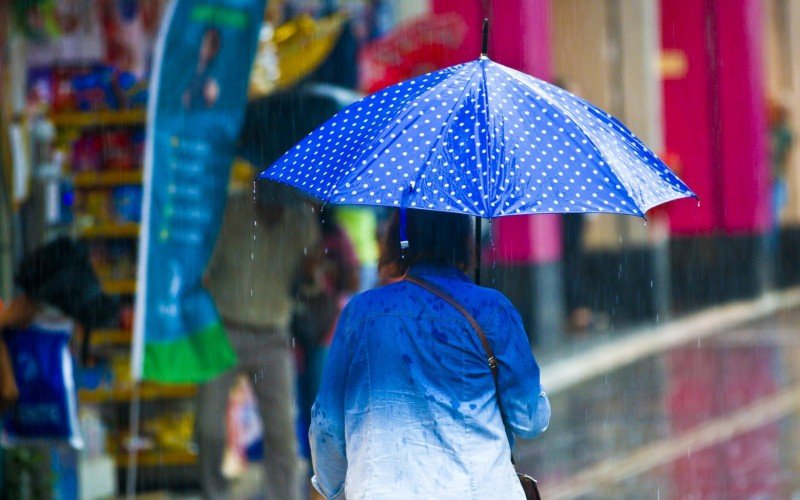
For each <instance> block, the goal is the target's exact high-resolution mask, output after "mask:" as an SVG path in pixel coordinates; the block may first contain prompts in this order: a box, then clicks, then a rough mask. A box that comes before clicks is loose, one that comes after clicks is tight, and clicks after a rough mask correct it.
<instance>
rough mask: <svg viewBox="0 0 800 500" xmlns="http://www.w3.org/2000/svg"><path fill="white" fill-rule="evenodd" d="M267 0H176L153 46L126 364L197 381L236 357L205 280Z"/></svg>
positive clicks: (149, 375) (142, 372) (155, 376)
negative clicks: (130, 343)
mask: <svg viewBox="0 0 800 500" xmlns="http://www.w3.org/2000/svg"><path fill="white" fill-rule="evenodd" d="M264 4H265V2H263V0H215V1H208V0H204V1H199V0H177V1H175V2H174V3H173V4H172V5H171V6H170V9H169V11H168V13H167V16H166V19H165V22H164V24H163V26H162V31H161V35H160V38H159V42H158V47H157V49H156V57H155V66H154V71H153V78H152V85H151V95H150V102H149V106H148V124H147V140H146V150H145V165H144V169H145V171H144V194H143V200H142V204H143V211H142V229H141V233H140V240H139V252H140V254H139V255H140V258H139V263H138V265H139V267H138V280H137V281H138V287H137V297H136V315H135V325H134V341H133V362H132V370H133V377H134V379H135V380H140V379H142V378H144V379H147V380H156V381H163V382H202V381H205V380H208V379H210V378H212V377H214V376H216V375H217V374H219V373H221V372H223V371H224V370H226V369H228V368H230V367H231V366H232V365H233V364H234V362H235V356H234V354H233V351H232V349H231V348H230V345H229V344H228V341H227V336H226V334H225V331H224V330H223V327H222V323H221V321H220V318H219V315H218V314H217V311H216V308H215V307H214V304H213V301H212V299H211V296H210V295H209V294H208V292H207V291H206V290H205V288H204V287H203V285H202V277H203V272H204V269H205V267H206V264H207V263H208V261H209V259H210V257H211V252H212V250H213V246H214V242H215V239H216V235H217V232H218V231H219V227H220V224H221V219H222V213H223V209H224V206H225V201H226V194H227V193H226V188H227V184H228V182H227V181H228V177H229V173H230V167H231V162H232V160H233V155H234V152H235V148H236V145H237V142H238V137H239V129H240V127H241V124H242V118H243V115H244V108H245V103H246V96H247V85H248V78H247V76H248V74H249V73H250V66H251V63H252V61H253V57H254V55H255V51H256V45H257V42H258V34H259V29H260V27H261V19H263V14H264Z"/></svg>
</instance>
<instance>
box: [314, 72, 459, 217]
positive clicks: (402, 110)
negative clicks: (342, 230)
mask: <svg viewBox="0 0 800 500" xmlns="http://www.w3.org/2000/svg"><path fill="white" fill-rule="evenodd" d="M457 74H458V71H454V72H453V73H452V74H451V75H448V76H447V77H445V78H443V79H442V80H441V81H440V82H438V83H437V85H440V84H441V83H442V82H446V81H447V80H449V79H450V78H452V77H453V76H454V75H457ZM471 79H472V77H470V80H471ZM401 83H402V82H401ZM434 90H435V89H434V88H433V87H432V88H429V89H427V90H425V91H424V92H422V93H420V94H419V95H418V96H416V97H414V98H413V99H411V100H409V101H408V103H409V104H410V103H412V102H416V101H417V100H418V99H420V98H423V97H425V96H427V95H429V94H431V93H433V92H434ZM372 95H373V96H376V95H378V94H372ZM462 95H463V93H462ZM407 108H408V107H407V106H406V107H402V108H400V110H399V111H398V112H397V113H396V114H395V115H393V116H392V118H391V120H388V121H387V122H386V126H385V127H384V130H385V129H386V128H387V127H388V126H389V125H390V124H392V123H395V122H396V121H397V118H398V117H399V116H402V115H403V114H404V113H406V112H407ZM448 121H449V118H448ZM382 132H383V130H379V131H377V132H376V133H375V136H374V137H373V138H372V139H371V140H370V142H369V145H368V146H366V147H364V148H363V149H362V151H361V154H360V155H359V156H358V157H356V158H355V159H353V161H352V162H351V167H350V171H349V172H348V175H352V174H354V173H355V172H356V171H357V170H358V166H359V165H360V164H361V162H362V161H363V160H364V159H366V158H367V157H368V156H369V155H370V152H371V151H372V150H373V148H374V146H375V144H376V143H378V142H379V140H380V139H381V133H382ZM430 154H432V153H429V155H428V156H427V157H426V158H425V161H427V160H428V159H430ZM420 171H421V170H420ZM416 180H417V181H419V177H418V178H417V179H416ZM336 189H337V186H336V185H333V186H331V187H330V189H329V190H328V192H327V193H326V194H325V200H324V201H326V202H328V201H330V199H331V194H332V193H333V192H334V191H336Z"/></svg>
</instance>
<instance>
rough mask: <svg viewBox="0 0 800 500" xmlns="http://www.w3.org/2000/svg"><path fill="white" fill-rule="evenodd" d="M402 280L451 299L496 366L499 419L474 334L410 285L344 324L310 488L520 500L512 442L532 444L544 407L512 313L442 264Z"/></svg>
mask: <svg viewBox="0 0 800 500" xmlns="http://www.w3.org/2000/svg"><path fill="white" fill-rule="evenodd" d="M409 274H411V275H414V276H416V277H418V278H422V279H424V280H426V281H429V282H431V283H433V284H435V285H437V286H439V287H440V288H441V289H442V290H444V291H445V292H447V293H449V294H450V295H452V296H453V297H454V298H455V299H456V300H458V301H459V302H460V303H461V304H462V305H463V306H464V307H465V308H466V309H467V311H469V312H470V313H471V314H472V315H473V316H474V317H475V319H476V320H477V322H478V323H479V324H480V325H481V327H482V328H483V330H484V332H485V334H486V336H487V338H488V341H489V343H490V344H491V346H492V348H493V350H494V354H495V356H496V357H497V359H498V361H499V370H498V381H499V389H500V392H501V395H502V404H503V414H504V416H505V420H506V423H507V425H508V430H506V428H504V425H503V417H502V416H501V413H500V409H499V407H498V404H497V398H496V391H495V386H494V382H493V379H492V374H491V371H490V369H489V366H488V362H487V356H486V353H485V351H484V349H483V347H482V345H481V342H480V340H479V338H478V335H477V333H476V332H475V331H474V330H473V329H472V327H471V326H470V325H469V323H468V321H467V320H466V319H465V318H464V316H462V315H461V314H460V313H459V312H458V311H457V310H456V309H455V308H453V307H452V306H451V305H449V304H447V303H446V302H445V301H443V300H442V299H441V298H439V297H437V296H435V295H433V294H432V293H430V292H428V291H426V290H424V289H422V288H420V287H419V286H418V285H416V284H413V283H411V282H408V281H400V282H398V283H394V284H392V285H388V286H385V287H382V288H378V289H375V290H372V291H369V292H366V293H363V294H361V295H358V296H357V297H355V298H354V299H353V300H352V301H351V302H350V304H348V306H347V308H346V309H345V311H344V313H343V314H342V317H341V319H340V321H339V325H338V329H337V333H336V336H335V338H334V344H333V347H332V350H331V353H330V357H329V362H328V365H327V368H326V376H325V380H324V381H323V386H322V388H321V389H320V394H319V396H318V398H317V403H316V405H315V407H314V411H313V415H312V429H311V443H312V448H313V456H314V466H315V472H316V476H315V486H317V487H318V489H320V490H321V492H322V493H324V494H327V495H328V497H329V498H335V496H336V495H337V494H338V490H340V489H341V487H342V485H344V489H345V490H346V495H347V498H348V499H349V500H356V499H361V498H370V499H386V498H398V499H399V498H440V499H444V498H453V499H456V498H457V499H469V498H475V499H478V498H510V499H511V498H524V495H523V492H522V489H521V487H520V485H519V481H518V480H517V478H516V475H515V471H514V468H513V466H512V464H511V461H510V445H509V437H508V436H507V432H508V433H515V434H518V435H520V436H522V437H527V438H530V437H535V436H536V435H538V434H539V433H541V432H542V431H544V429H545V428H546V427H547V424H548V420H549V416H550V407H549V402H548V400H547V397H546V396H545V395H544V393H543V391H542V389H541V386H540V383H539V369H538V367H537V365H536V362H535V360H534V359H533V356H532V354H531V352H530V347H529V345H528V340H527V337H526V335H525V332H524V330H523V327H522V324H521V321H520V318H519V314H518V313H517V312H516V310H515V309H514V308H513V306H512V305H511V304H510V303H509V301H508V300H507V299H506V298H505V297H504V296H503V295H502V294H500V293H498V292H496V291H494V290H491V289H488V288H482V287H478V286H476V285H474V284H472V283H471V282H470V281H469V279H468V278H467V277H466V275H464V274H463V273H462V272H460V271H458V270H457V269H456V268H455V267H453V266H447V265H417V266H414V267H413V268H411V270H410V271H409Z"/></svg>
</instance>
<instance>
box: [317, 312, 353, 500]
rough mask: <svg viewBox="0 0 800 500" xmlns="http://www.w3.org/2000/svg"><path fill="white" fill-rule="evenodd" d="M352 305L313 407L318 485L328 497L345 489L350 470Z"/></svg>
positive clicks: (338, 332)
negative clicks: (347, 397) (347, 424)
mask: <svg viewBox="0 0 800 500" xmlns="http://www.w3.org/2000/svg"><path fill="white" fill-rule="evenodd" d="M350 310H351V308H350V306H348V307H346V308H345V310H344V312H343V313H342V316H341V318H340V320H339V324H338V325H337V327H336V333H335V334H334V336H333V343H332V344H331V350H330V353H329V354H328V360H327V362H326V364H325V371H324V372H323V375H322V384H321V385H320V388H319V393H318V394H317V400H316V402H315V403H314V407H313V408H312V409H311V427H310V429H309V432H308V438H309V442H310V443H311V460H312V462H313V465H314V477H313V478H312V479H311V482H312V484H313V485H314V488H316V489H317V491H319V492H320V493H321V494H322V495H323V496H325V497H326V498H338V497H340V495H342V493H343V488H344V480H345V476H346V474H347V452H346V450H345V434H344V394H345V389H346V387H347V367H348V359H349V355H348V350H349V349H348V345H347V344H348V341H349V339H348V328H347V326H348V323H349V318H350Z"/></svg>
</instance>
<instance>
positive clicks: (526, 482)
mask: <svg viewBox="0 0 800 500" xmlns="http://www.w3.org/2000/svg"><path fill="white" fill-rule="evenodd" d="M405 280H406V281H409V282H411V283H414V284H415V285H417V286H419V287H421V288H424V289H425V290H427V291H429V292H430V293H432V294H434V295H436V296H438V297H439V298H441V299H442V300H444V301H445V302H447V303H448V304H450V305H451V306H453V308H454V309H455V310H456V311H458V312H459V313H461V314H462V315H463V316H464V318H465V319H466V320H467V322H469V324H470V325H471V326H472V329H473V330H475V333H477V334H478V338H479V339H480V341H481V345H483V350H484V352H485V353H486V358H487V361H488V362H489V369H490V370H491V371H492V379H493V380H494V390H495V394H496V395H497V406H498V407H500V416H501V417H502V419H503V424H505V420H506V418H505V415H504V414H503V405H502V402H501V399H500V386H499V385H498V383H497V358H495V356H494V351H492V346H491V345H490V344H489V340H488V339H487V338H486V334H485V333H483V328H481V326H480V325H479V324H478V322H477V321H475V318H474V317H473V316H472V314H470V313H469V311H467V310H466V309H465V308H464V306H462V305H461V304H460V303H459V302H458V301H457V300H456V299H454V298H453V297H452V296H451V295H449V294H448V293H447V292H445V291H444V290H442V289H440V288H439V287H437V286H436V285H434V284H433V283H431V282H429V281H427V280H423V279H421V278H419V277H416V276H406V277H405ZM511 463H512V464H514V456H513V455H512V456H511ZM514 468H515V469H516V464H514ZM517 477H518V478H519V482H520V484H521V485H522V490H523V491H524V492H525V498H526V499H527V500H541V498H542V497H541V495H539V488H538V485H537V482H536V480H535V479H534V478H532V477H531V476H529V475H527V474H523V473H520V472H517Z"/></svg>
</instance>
